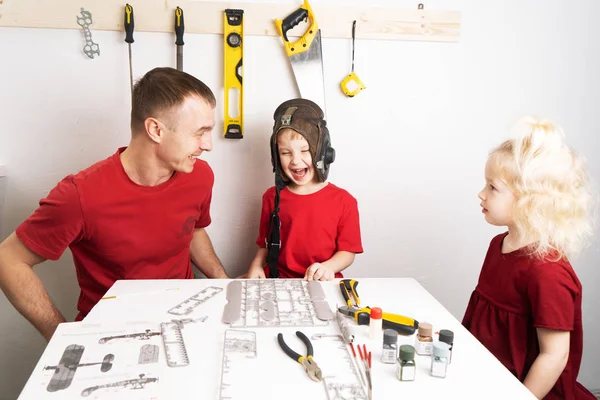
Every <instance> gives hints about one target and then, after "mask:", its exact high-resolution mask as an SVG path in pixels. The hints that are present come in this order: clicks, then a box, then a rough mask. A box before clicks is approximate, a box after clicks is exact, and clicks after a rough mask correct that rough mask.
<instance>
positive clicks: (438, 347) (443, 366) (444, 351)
mask: <svg viewBox="0 0 600 400" xmlns="http://www.w3.org/2000/svg"><path fill="white" fill-rule="evenodd" d="M449 357H450V346H448V344H447V343H444V342H435V343H434V344H433V354H432V355H431V369H430V370H429V372H430V373H431V376H435V377H438V378H445V377H446V371H447V370H448V358H449Z"/></svg>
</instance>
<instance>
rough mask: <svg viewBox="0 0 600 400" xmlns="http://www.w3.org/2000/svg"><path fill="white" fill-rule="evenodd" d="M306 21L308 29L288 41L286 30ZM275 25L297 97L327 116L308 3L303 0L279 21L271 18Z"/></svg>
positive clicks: (316, 35) (316, 37)
mask: <svg viewBox="0 0 600 400" xmlns="http://www.w3.org/2000/svg"><path fill="white" fill-rule="evenodd" d="M307 19H309V20H310V25H309V27H308V30H307V31H306V32H305V33H304V35H303V36H302V37H301V38H300V39H298V40H297V41H295V42H290V41H289V40H288V37H287V33H288V31H289V30H290V29H293V28H294V27H295V26H297V25H298V24H299V23H300V22H302V21H306V20H307ZM307 22H308V21H307ZM275 25H276V26H277V30H278V31H279V35H280V36H281V38H282V39H283V44H284V46H285V52H286V53H287V55H288V57H289V59H290V64H291V66H292V69H293V70H294V76H295V77H296V84H297V85H298V90H299V91H300V97H302V98H304V99H308V100H312V101H314V102H315V103H317V104H318V105H319V107H321V109H322V110H323V113H324V114H325V116H327V111H326V108H325V77H324V73H323V50H322V47H321V30H320V29H319V25H318V24H317V20H316V19H315V16H314V14H313V11H312V8H311V7H310V4H308V0H304V4H303V5H302V7H300V8H299V9H297V10H296V11H294V12H292V13H291V14H290V15H288V16H287V17H286V18H285V19H284V20H283V21H282V20H279V19H275Z"/></svg>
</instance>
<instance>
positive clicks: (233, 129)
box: [223, 9, 244, 139]
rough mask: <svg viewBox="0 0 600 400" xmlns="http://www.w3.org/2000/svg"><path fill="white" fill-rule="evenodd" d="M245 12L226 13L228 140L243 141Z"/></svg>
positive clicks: (225, 115) (224, 52) (224, 53)
mask: <svg viewBox="0 0 600 400" xmlns="http://www.w3.org/2000/svg"><path fill="white" fill-rule="evenodd" d="M243 16H244V10H238V9H226V10H225V13H224V25H223V26H224V30H223V39H224V40H223V42H224V44H223V45H224V51H223V55H224V60H223V67H224V77H225V84H224V87H225V105H224V107H225V110H224V113H223V115H224V118H225V121H224V124H223V131H224V132H223V134H224V135H225V138H226V139H242V138H243V137H244V133H243V105H244V92H243V86H242V77H243V76H244V73H243V67H242V59H243V56H244V41H243V37H244V24H243Z"/></svg>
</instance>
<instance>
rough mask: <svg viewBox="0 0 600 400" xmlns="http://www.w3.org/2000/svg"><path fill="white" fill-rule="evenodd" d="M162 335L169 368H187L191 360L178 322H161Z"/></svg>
mask: <svg viewBox="0 0 600 400" xmlns="http://www.w3.org/2000/svg"><path fill="white" fill-rule="evenodd" d="M160 333H161V335H162V340H163V343H164V344H165V355H166V359H167V365H168V366H169V367H185V366H186V365H189V364H190V359H189V357H188V354H187V350H186V349H185V343H183V335H182V334H181V328H180V327H179V324H178V323H176V322H161V324H160Z"/></svg>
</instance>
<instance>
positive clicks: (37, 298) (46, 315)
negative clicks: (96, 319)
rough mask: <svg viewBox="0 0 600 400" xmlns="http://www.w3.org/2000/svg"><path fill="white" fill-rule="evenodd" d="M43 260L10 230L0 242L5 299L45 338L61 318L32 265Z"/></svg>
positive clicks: (1, 284) (0, 281)
mask: <svg viewBox="0 0 600 400" xmlns="http://www.w3.org/2000/svg"><path fill="white" fill-rule="evenodd" d="M43 261H45V259H44V258H43V257H40V256H39V255H37V254H35V253H34V252H32V251H31V250H29V249H28V248H27V247H26V246H25V245H24V244H23V243H22V242H21V241H20V240H19V238H18V237H17V235H16V234H15V233H14V232H13V233H12V234H11V235H10V236H9V237H8V238H6V240H5V241H4V242H2V243H1V244H0V289H2V291H3V292H4V294H5V295H6V297H7V298H8V301H10V302H11V304H12V305H13V306H14V307H15V308H16V309H17V311H19V312H20V313H21V314H22V315H23V316H24V317H25V318H26V319H27V320H28V321H29V322H31V324H33V326H34V327H35V328H36V329H37V330H38V331H39V332H40V333H41V334H42V336H44V338H45V339H46V340H47V341H49V340H50V338H51V337H52V335H53V334H54V331H55V330H56V327H57V326H58V324H60V323H61V322H65V318H64V317H63V316H62V314H61V313H60V311H58V309H57V308H56V307H55V306H54V304H52V301H51V300H50V297H49V296H48V292H47V291H46V289H45V288H44V285H43V284H42V281H41V280H40V278H39V277H38V276H37V275H36V274H35V272H33V266H34V265H37V264H39V263H41V262H43Z"/></svg>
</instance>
